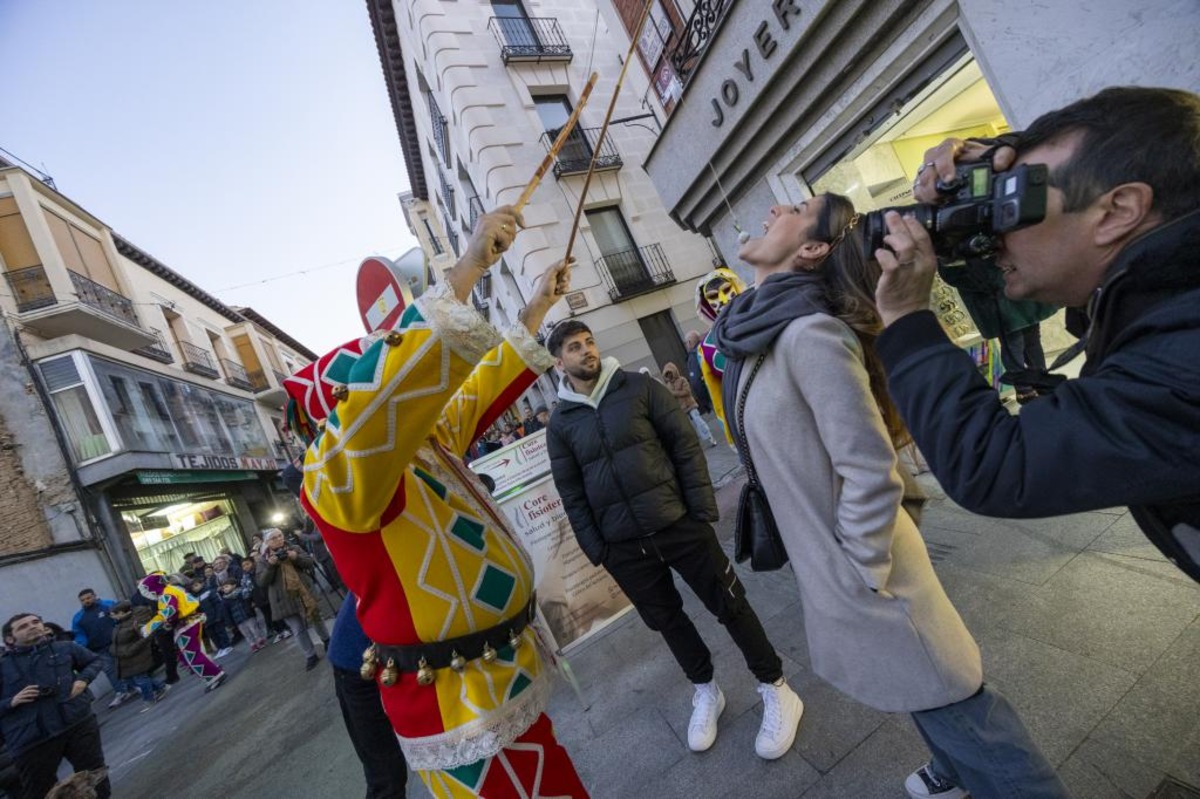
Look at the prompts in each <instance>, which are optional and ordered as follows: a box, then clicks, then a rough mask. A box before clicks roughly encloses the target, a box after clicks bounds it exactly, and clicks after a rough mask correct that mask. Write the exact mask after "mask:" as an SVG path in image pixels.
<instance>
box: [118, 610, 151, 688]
mask: <svg viewBox="0 0 1200 799" xmlns="http://www.w3.org/2000/svg"><path fill="white" fill-rule="evenodd" d="M139 611H140V613H139ZM152 615H153V613H151V612H150V609H149V608H147V607H144V606H140V605H139V606H138V607H136V608H134V610H133V613H131V614H130V615H128V616H126V617H125V618H124V619H122V620H121V621H119V622H117V626H116V628H114V629H113V635H112V655H113V660H115V661H116V662H117V676H118V677H120V678H121V679H123V680H125V679H129V678H130V677H136V676H137V675H139V674H149V673H150V672H151V671H153V670H154V665H155V664H154V651H153V648H152V647H153V643H152V642H151V640H150V639H149V638H143V637H142V633H141V630H140V629H139V628H140V627H141V626H142V625H143V624H145V623H146V622H148V621H150V617H151V616H152Z"/></svg>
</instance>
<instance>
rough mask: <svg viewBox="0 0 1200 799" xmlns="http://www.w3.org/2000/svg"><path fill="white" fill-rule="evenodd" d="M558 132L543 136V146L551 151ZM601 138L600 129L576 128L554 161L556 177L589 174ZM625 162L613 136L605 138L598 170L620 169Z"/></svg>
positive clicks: (597, 161) (598, 160)
mask: <svg viewBox="0 0 1200 799" xmlns="http://www.w3.org/2000/svg"><path fill="white" fill-rule="evenodd" d="M558 133H559V132H558V131H557V130H549V131H546V132H545V133H543V134H542V144H543V145H545V147H546V149H547V150H549V149H550V147H551V146H553V144H554V140H555V139H557V138H558ZM598 138H600V128H575V130H573V131H571V135H569V136H567V140H566V141H565V142H563V146H562V149H561V150H559V151H558V157H557V158H556V159H555V161H554V177H556V178H561V177H562V176H563V175H577V174H579V173H581V172H587V170H588V165H589V164H591V162H592V153H594V152H595V151H596V140H597V139H598ZM624 163H625V162H624V161H622V160H621V154H620V153H619V152H617V145H616V144H614V143H613V140H612V137H611V136H605V137H604V141H603V142H601V144H600V153H599V155H597V156H596V169H597V170H601V169H620V168H621V165H622V164H624Z"/></svg>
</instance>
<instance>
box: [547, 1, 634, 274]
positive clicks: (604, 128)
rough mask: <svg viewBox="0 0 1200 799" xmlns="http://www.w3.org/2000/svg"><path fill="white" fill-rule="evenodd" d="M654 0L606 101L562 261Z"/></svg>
mask: <svg viewBox="0 0 1200 799" xmlns="http://www.w3.org/2000/svg"><path fill="white" fill-rule="evenodd" d="M653 5H654V0H650V1H649V2H648V3H646V8H645V10H644V11H642V18H641V19H640V20H638V24H637V30H635V31H634V32H633V38H632V39H631V40H630V42H629V52H627V53H626V54H625V63H624V64H622V65H621V74H620V75H618V76H617V85H616V86H614V87H613V94H612V99H611V100H609V101H608V111H606V112H605V113H604V124H603V125H601V126H600V135H598V136H597V137H596V148H595V149H594V150H592V161H591V163H589V164H588V171H587V175H586V176H585V177H584V179H583V190H582V191H580V192H579V205H577V206H576V207H575V222H574V223H573V224H572V225H571V235H570V237H569V238H568V239H567V251H566V254H565V255H563V260H567V261H569V260H571V250H572V249H573V248H574V247H575V236H576V234H578V233H579V220H580V218H581V217H582V216H583V204H584V203H585V202H587V193H588V187H589V186H590V185H591V184H592V175H593V174H594V173H595V172H596V162H597V161H598V160H599V158H600V148H601V147H603V146H604V136H605V134H607V133H608V122H609V120H611V119H612V115H613V109H615V108H616V107H617V98H618V97H620V96H621V84H623V83H624V82H625V73H626V72H628V71H629V62H630V61H632V60H633V57H634V53H635V51H636V50H637V45H638V40H639V39H640V38H641V37H642V28H643V27H644V26H645V24H646V20H647V19H649V18H650V8H651V7H652V6H653Z"/></svg>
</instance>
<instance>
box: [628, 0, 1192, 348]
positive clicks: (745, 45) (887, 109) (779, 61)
mask: <svg viewBox="0 0 1200 799" xmlns="http://www.w3.org/2000/svg"><path fill="white" fill-rule="evenodd" d="M613 2H614V7H615V9H616V10H617V11H618V12H619V13H621V14H622V18H623V19H624V20H628V19H629V17H630V10H629V7H630V6H638V7H641V3H640V2H635V0H613ZM655 3H656V5H661V6H670V5H671V3H672V0H655ZM684 5H690V6H692V10H691V12H690V13H688V12H687V9H686V8H683V6H684ZM1080 9H1081V7H1080V6H1077V5H1071V4H1068V3H1041V2H1035V0H1015V2H1008V3H1004V4H1003V5H1001V4H997V3H994V2H990V0H887V2H871V1H869V0H838V2H833V0H770V2H767V0H763V2H749V0H741V2H738V1H737V0H701V1H700V2H694V3H692V2H688V3H683V4H680V3H677V4H676V5H675V6H674V8H673V12H672V14H671V18H672V19H676V20H684V22H683V24H682V25H677V26H676V27H674V28H673V29H671V30H670V42H669V44H668V45H667V47H665V48H664V50H663V52H662V55H661V58H660V60H659V61H658V62H656V63H655V64H653V65H651V66H650V67H649V68H650V69H652V70H656V71H657V72H658V73H659V74H662V73H669V77H670V79H671V80H672V81H674V84H673V85H674V86H675V90H676V93H677V95H678V99H677V101H676V102H675V103H674V104H673V105H672V107H671V115H670V118H669V119H668V120H667V122H666V124H665V128H664V131H663V134H662V136H661V137H659V139H658V141H657V142H655V144H654V146H653V148H652V150H651V152H650V153H649V156H648V158H647V160H646V169H647V171H648V172H649V174H650V176H651V178H652V180H653V182H654V185H655V186H656V188H657V189H658V191H659V193H660V194H661V195H662V197H663V200H664V202H665V203H666V205H667V207H668V208H669V209H670V214H671V216H672V217H673V218H674V219H675V220H676V221H678V222H679V224H680V225H682V226H683V227H685V228H687V229H689V230H695V231H699V232H703V233H705V234H707V235H711V236H713V237H714V238H715V239H716V240H717V242H718V245H719V246H720V247H721V248H722V249H723V250H724V251H725V252H726V253H730V254H732V253H734V252H736V248H737V241H736V237H737V231H736V227H738V226H740V227H743V228H744V229H747V230H750V231H752V232H754V231H756V230H757V229H758V226H759V225H760V223H761V221H762V220H764V219H766V218H767V212H768V209H769V208H770V207H771V206H772V205H774V204H777V203H796V202H799V201H801V200H803V199H805V198H807V197H811V196H813V195H814V194H817V193H820V192H823V191H835V192H838V193H841V194H845V195H847V196H849V197H850V198H851V199H852V200H854V203H855V206H856V207H857V208H858V209H859V210H860V211H869V210H876V209H879V208H885V207H889V206H894V205H904V204H908V203H911V202H912V200H911V187H912V181H913V178H914V177H915V174H916V170H917V168H918V167H919V166H920V164H921V162H922V160H923V159H922V156H923V153H924V151H925V150H926V149H927V148H928V147H930V146H932V145H934V144H936V143H938V142H939V141H941V140H943V139H945V138H946V137H948V136H956V137H959V138H966V137H970V136H990V135H995V134H997V133H1000V132H1003V131H1005V130H1009V129H1013V130H1019V129H1021V128H1022V127H1023V126H1025V125H1028V124H1029V123H1030V122H1032V121H1033V119H1034V118H1036V117H1037V116H1038V115H1039V114H1041V113H1043V112H1045V111H1049V110H1052V109H1055V108H1059V107H1061V106H1064V105H1066V104H1068V103H1070V102H1071V101H1073V100H1076V99H1079V98H1081V97H1084V96H1087V95H1089V94H1093V93H1095V92H1096V91H1098V90H1100V89H1102V88H1104V87H1105V86H1110V85H1122V84H1138V85H1150V86H1169V87H1177V88H1184V89H1188V90H1190V91H1197V89H1198V88H1200V64H1198V62H1197V60H1196V58H1195V36H1194V31H1195V30H1196V29H1197V28H1198V27H1200V6H1197V4H1196V3H1193V2H1189V0H1153V2H1150V3H1141V4H1133V5H1131V4H1129V3H1124V2H1119V0H1095V2H1090V3H1088V4H1087V5H1086V13H1080ZM626 24H628V23H626ZM951 305H954V304H951ZM956 314H957V315H956ZM961 316H962V314H961V313H957V311H956V310H955V309H954V308H951V309H950V310H949V311H948V313H947V314H946V315H944V316H943V324H944V325H945V326H946V327H947V329H948V330H951V331H952V332H953V334H954V335H956V336H957V337H959V338H960V340H961V343H964V345H967V344H971V343H972V342H977V341H978V335H977V334H974V335H972V334H973V326H971V325H970V324H969V322H970V320H969V318H968V319H967V320H966V322H967V326H968V328H969V329H964V327H963V325H962V321H961ZM1048 327H1049V330H1047V333H1048V334H1049V336H1050V340H1049V341H1048V342H1047V348H1048V349H1051V348H1056V347H1059V346H1064V345H1065V344H1066V342H1067V340H1068V339H1067V338H1066V334H1065V332H1063V331H1062V330H1061V324H1059V325H1057V326H1056V325H1053V324H1051V325H1049V326H1048ZM1056 328H1057V329H1056ZM959 334H962V335H959Z"/></svg>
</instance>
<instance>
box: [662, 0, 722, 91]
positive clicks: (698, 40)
mask: <svg viewBox="0 0 1200 799" xmlns="http://www.w3.org/2000/svg"><path fill="white" fill-rule="evenodd" d="M733 3H734V0H699V1H698V2H697V3H696V8H695V9H694V10H693V11H692V16H691V17H689V18H688V21H687V25H685V26H684V28H683V35H682V36H680V37H679V43H678V44H676V45H675V48H674V49H673V50H672V51H671V66H673V67H675V75H676V77H678V78H679V82H680V83H682V84H683V85H684V86H685V87H686V86H687V83H688V79H689V78H691V76H692V73H693V72H695V71H696V67H697V66H699V65H700V58H701V56H703V55H704V51H705V49H706V48H707V47H708V43H709V42H710V41H712V37H713V35H714V34H715V33H716V32H717V28H719V27H720V26H721V22H722V21H723V20H724V19H725V12H727V11H728V10H729V9H730V8H731V7H732V6H733Z"/></svg>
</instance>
